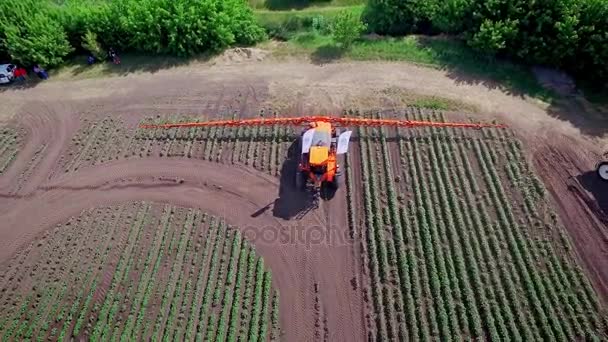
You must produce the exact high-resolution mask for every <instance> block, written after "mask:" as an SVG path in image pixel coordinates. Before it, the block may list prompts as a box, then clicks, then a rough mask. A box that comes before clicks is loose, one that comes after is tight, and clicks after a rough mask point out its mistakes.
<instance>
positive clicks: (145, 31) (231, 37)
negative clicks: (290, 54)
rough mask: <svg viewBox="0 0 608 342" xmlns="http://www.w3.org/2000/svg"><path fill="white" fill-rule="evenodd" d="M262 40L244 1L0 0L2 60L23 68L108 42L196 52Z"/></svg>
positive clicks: (100, 48) (169, 51)
mask: <svg viewBox="0 0 608 342" xmlns="http://www.w3.org/2000/svg"><path fill="white" fill-rule="evenodd" d="M264 37H265V32H264V30H263V29H262V28H261V27H260V26H259V25H258V24H257V23H256V21H255V19H254V17H253V12H252V10H251V8H250V7H249V6H248V5H247V3H246V2H244V1H242V0H107V1H99V0H97V1H96V0H62V1H58V0H20V1H12V2H11V1H3V2H0V57H5V58H6V57H10V58H11V59H12V60H13V61H14V62H17V63H20V64H24V65H32V64H40V65H43V66H47V67H52V66H55V65H58V64H60V63H61V62H62V61H63V60H64V59H65V58H66V57H67V56H69V55H70V54H72V53H75V52H83V51H85V50H88V51H89V52H92V53H94V54H95V53H96V54H100V53H103V51H104V49H107V48H109V47H113V48H115V49H120V50H123V51H125V50H132V51H139V52H145V53H162V54H171V55H177V56H191V55H194V54H197V53H202V52H206V51H218V50H221V49H223V48H226V47H229V46H232V45H235V44H242V45H249V44H253V43H255V42H257V41H259V40H261V39H263V38H264Z"/></svg>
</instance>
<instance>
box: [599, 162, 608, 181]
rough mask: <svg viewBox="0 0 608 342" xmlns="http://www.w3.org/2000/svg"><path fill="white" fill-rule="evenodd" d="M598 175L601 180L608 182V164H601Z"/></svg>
mask: <svg viewBox="0 0 608 342" xmlns="http://www.w3.org/2000/svg"><path fill="white" fill-rule="evenodd" d="M597 174H598V175H599V176H600V178H601V179H603V180H605V181H608V162H603V163H600V165H599V166H598V167H597Z"/></svg>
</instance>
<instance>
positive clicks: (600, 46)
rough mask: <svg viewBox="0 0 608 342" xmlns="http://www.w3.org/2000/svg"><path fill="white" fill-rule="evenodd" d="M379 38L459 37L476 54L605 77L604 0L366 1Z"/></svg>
mask: <svg viewBox="0 0 608 342" xmlns="http://www.w3.org/2000/svg"><path fill="white" fill-rule="evenodd" d="M364 20H365V21H367V23H368V24H369V28H370V30H371V31H374V32H376V33H379V34H389V35H402V34H408V33H427V34H435V33H450V34H461V35H462V36H463V37H464V38H465V39H466V41H467V43H468V44H469V45H470V46H471V47H473V48H475V49H477V50H480V51H483V52H489V53H491V54H496V55H503V56H508V57H512V58H516V59H518V60H522V61H524V62H527V63H529V64H544V65H549V66H553V67H558V68H563V69H566V70H569V71H572V72H575V73H578V74H579V75H581V74H590V75H593V76H595V77H597V81H602V80H606V79H608V63H606V60H608V1H605V0H553V1H529V0H370V1H369V3H368V6H367V7H366V10H365V13H364Z"/></svg>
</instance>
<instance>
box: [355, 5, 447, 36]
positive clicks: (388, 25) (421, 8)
mask: <svg viewBox="0 0 608 342" xmlns="http://www.w3.org/2000/svg"><path fill="white" fill-rule="evenodd" d="M438 4H439V1H438V0H369V2H368V3H367V7H366V8H365V12H364V16H363V18H364V21H365V22H366V23H367V24H368V25H369V28H370V30H371V31H373V32H375V33H379V34H388V35H402V34H408V33H413V32H423V33H430V32H431V31H432V30H431V29H432V25H431V21H432V19H431V18H433V17H434V13H435V12H437V8H438Z"/></svg>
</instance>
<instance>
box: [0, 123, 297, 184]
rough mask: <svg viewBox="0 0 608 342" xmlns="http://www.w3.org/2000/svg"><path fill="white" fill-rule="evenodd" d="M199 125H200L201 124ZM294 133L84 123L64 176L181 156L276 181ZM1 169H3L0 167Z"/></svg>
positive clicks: (273, 128)
mask: <svg viewBox="0 0 608 342" xmlns="http://www.w3.org/2000/svg"><path fill="white" fill-rule="evenodd" d="M167 121H170V122H186V121H194V122H196V121H197V119H194V118H188V117H183V116H179V115H172V116H168V117H165V118H160V117H157V118H148V119H145V120H144V121H142V122H143V123H161V122H167ZM198 121H200V120H198ZM296 134H297V133H296V129H295V128H293V127H285V126H276V125H275V126H262V127H222V126H220V127H192V128H179V129H178V128H171V129H142V128H137V129H135V131H129V130H128V129H126V128H125V124H124V123H123V122H122V121H121V120H119V119H114V118H111V117H107V118H103V119H101V120H97V121H86V122H85V125H84V127H83V128H82V129H81V130H80V131H79V132H77V134H76V135H75V136H74V138H73V139H72V145H71V147H70V149H69V150H68V152H67V153H66V155H65V156H64V159H63V165H64V170H65V171H66V172H70V171H77V170H79V169H80V168H81V167H84V166H89V165H96V164H99V163H104V162H108V161H111V160H115V159H123V158H148V157H183V158H192V159H202V160H208V161H213V162H219V163H227V164H243V165H247V166H251V167H254V168H256V169H258V170H260V171H263V172H266V173H269V174H271V175H276V176H278V175H279V174H280V172H281V168H282V165H283V161H284V160H285V157H286V155H287V152H288V150H289V147H290V146H291V145H292V143H293V141H294V140H295V138H296ZM0 165H1V164H0Z"/></svg>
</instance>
